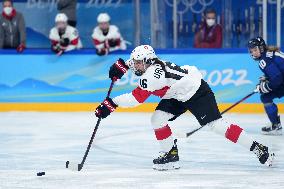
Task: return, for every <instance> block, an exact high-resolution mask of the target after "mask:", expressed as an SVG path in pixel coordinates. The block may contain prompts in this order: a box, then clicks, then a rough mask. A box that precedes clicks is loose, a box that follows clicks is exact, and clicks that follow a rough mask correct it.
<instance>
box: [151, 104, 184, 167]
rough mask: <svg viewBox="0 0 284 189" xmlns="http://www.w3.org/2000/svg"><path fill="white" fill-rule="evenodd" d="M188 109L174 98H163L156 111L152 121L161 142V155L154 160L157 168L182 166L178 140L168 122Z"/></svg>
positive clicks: (157, 137)
mask: <svg viewBox="0 0 284 189" xmlns="http://www.w3.org/2000/svg"><path fill="white" fill-rule="evenodd" d="M185 111H186V110H185V109H184V107H182V103H181V102H178V101H177V100H174V99H169V100H166V99H164V100H161V102H160V103H159V105H158V106H157V108H156V111H155V112H154V114H153V116H152V118H151V123H152V125H153V128H154V132H155V135H156V139H157V141H158V142H159V144H160V147H161V152H160V156H159V157H158V158H156V159H154V160H153V163H154V165H153V168H154V169H156V170H168V169H178V168H180V166H179V164H178V161H179V156H178V149H177V145H176V140H174V139H173V137H172V131H171V128H170V126H169V124H168V121H169V120H173V119H175V118H176V117H178V116H179V115H180V114H182V113H184V112H185Z"/></svg>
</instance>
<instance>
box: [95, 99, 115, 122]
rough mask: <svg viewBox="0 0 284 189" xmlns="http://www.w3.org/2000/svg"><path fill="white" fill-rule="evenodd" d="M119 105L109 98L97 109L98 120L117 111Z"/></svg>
mask: <svg viewBox="0 0 284 189" xmlns="http://www.w3.org/2000/svg"><path fill="white" fill-rule="evenodd" d="M116 107H117V105H116V104H115V103H114V102H113V101H112V99H111V98H109V97H107V98H106V99H105V100H104V101H103V102H102V103H101V104H100V105H99V106H98V107H97V108H96V112H95V114H96V116H97V117H98V118H102V119H104V118H106V117H107V116H109V115H110V113H111V112H113V111H114V110H115V109H116Z"/></svg>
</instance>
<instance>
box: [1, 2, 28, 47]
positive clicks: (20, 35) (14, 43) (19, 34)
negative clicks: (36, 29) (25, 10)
mask: <svg viewBox="0 0 284 189" xmlns="http://www.w3.org/2000/svg"><path fill="white" fill-rule="evenodd" d="M2 5H3V12H2V14H1V16H0V24H1V25H0V48H1V49H17V51H18V52H22V51H23V50H24V49H25V47H26V26H25V20H24V17H23V15H22V14H21V13H20V12H18V11H16V9H15V8H14V7H13V2H12V0H4V1H3V3H2Z"/></svg>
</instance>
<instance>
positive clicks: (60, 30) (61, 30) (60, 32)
mask: <svg viewBox="0 0 284 189" xmlns="http://www.w3.org/2000/svg"><path fill="white" fill-rule="evenodd" d="M65 31H66V29H65V28H60V29H58V33H59V35H63V34H65Z"/></svg>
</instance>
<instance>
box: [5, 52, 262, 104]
mask: <svg viewBox="0 0 284 189" xmlns="http://www.w3.org/2000/svg"><path fill="white" fill-rule="evenodd" d="M157 54H158V55H159V57H160V58H161V59H163V60H167V61H172V62H174V63H176V64H178V65H195V66H197V67H198V68H199V69H200V70H201V72H202V73H203V74H204V78H205V80H206V81H207V82H208V83H209V84H210V86H211V87H212V89H213V91H214V92H215V93H216V97H217V100H218V102H228V103H233V102H235V101H236V100H238V99H240V98H241V97H243V96H244V95H246V94H247V93H249V92H251V91H252V90H253V89H254V88H255V85H256V83H257V82H258V77H259V76H260V75H261V73H260V71H259V70H258V66H257V63H256V62H254V61H253V60H251V58H250V56H249V55H248V54H247V53H246V50H245V49H241V50H236V49H232V50H224V51H219V50H214V49H213V50H207V51H201V50H174V51H172V50H157ZM0 57H1V62H0V68H1V69H0V102H100V101H102V100H103V98H104V97H105V93H106V90H107V88H108V87H109V84H110V80H109V79H108V69H109V67H110V66H111V65H112V64H113V63H114V62H115V61H116V60H117V59H118V58H119V57H121V58H124V59H128V58H129V54H128V52H124V53H116V54H112V55H109V56H105V57H98V56H96V55H94V53H93V51H92V50H85V51H78V52H73V53H70V54H64V55H63V56H61V57H57V56H56V55H54V54H52V53H50V52H49V51H48V50H27V51H26V52H25V53H24V54H20V55H19V54H15V52H14V51H0ZM136 82H137V77H136V76H135V75H134V74H132V73H131V72H128V74H126V75H125V76H124V77H123V78H122V79H121V80H120V81H118V82H117V83H116V86H115V88H114V92H113V93H112V96H116V95H119V94H122V93H125V92H130V91H131V90H132V89H133V88H135V86H136ZM157 101H158V99H157V98H150V99H149V100H148V102H157ZM247 102H259V97H258V95H255V96H254V97H252V98H250V99H248V101H247Z"/></svg>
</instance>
